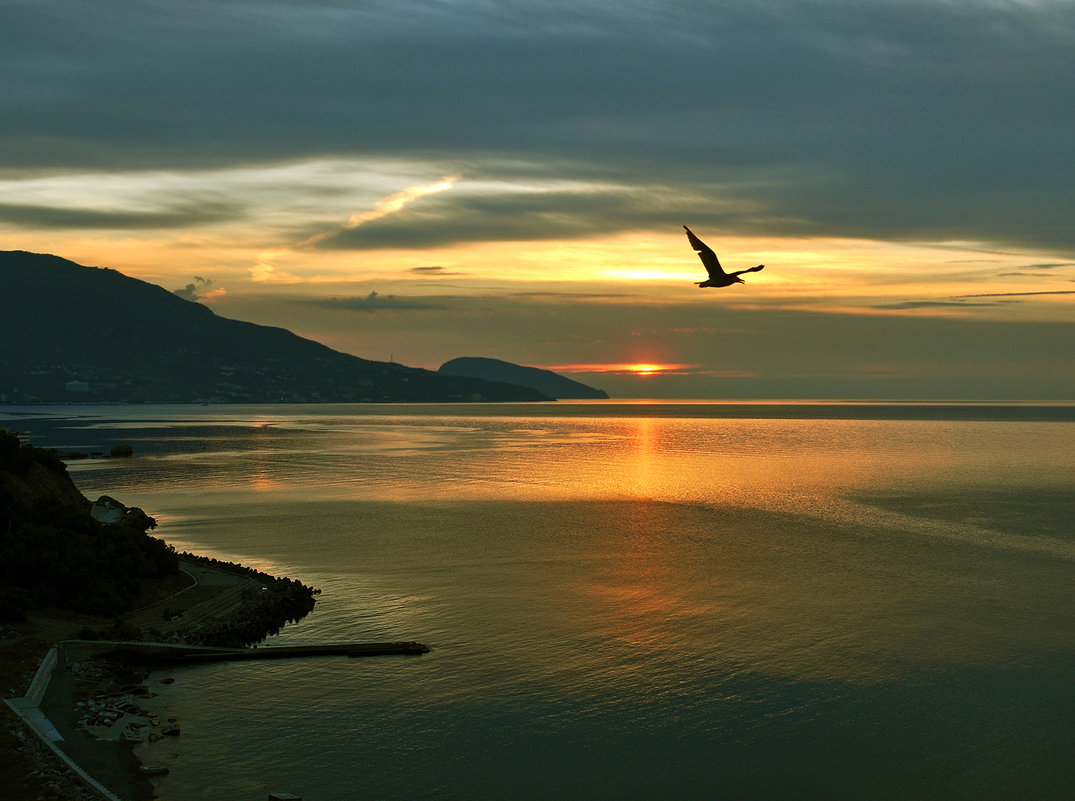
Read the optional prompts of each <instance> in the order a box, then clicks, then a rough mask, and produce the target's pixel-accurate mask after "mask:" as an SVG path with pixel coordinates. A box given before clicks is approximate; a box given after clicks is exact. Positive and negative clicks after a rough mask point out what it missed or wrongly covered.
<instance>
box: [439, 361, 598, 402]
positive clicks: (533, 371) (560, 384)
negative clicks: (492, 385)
mask: <svg viewBox="0 0 1075 801" xmlns="http://www.w3.org/2000/svg"><path fill="white" fill-rule="evenodd" d="M437 372H438V373H439V374H440V375H454V376H470V377H471V378H483V379H485V380H486V381H506V382H508V383H509V384H519V385H521V386H524V387H530V388H531V389H533V390H536V391H537V392H540V393H541V394H542V395H548V396H549V397H550V398H556V399H558V400H559V399H563V400H583V399H585V400H590V399H593V400H605V399H607V398H608V394H607V393H606V392H605V391H604V390H603V389H594V388H593V387H589V386H586V384H581V383H579V382H578V381H573V380H572V379H570V378H565V377H564V376H562V375H560V374H559V373H554V372H552V371H551V370H542V369H541V368H539V367H524V366H522V365H520V364H512V363H511V362H504V361H501V360H500V359H486V358H482V357H478V356H463V357H461V358H459V359H452V360H451V361H448V362H445V363H444V364H442V365H441V366H440V369H438V370H437Z"/></svg>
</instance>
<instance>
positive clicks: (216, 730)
mask: <svg viewBox="0 0 1075 801" xmlns="http://www.w3.org/2000/svg"><path fill="white" fill-rule="evenodd" d="M9 411H10V410H9ZM45 411H51V412H54V411H55V410H45ZM72 411H75V410H64V412H65V414H66V415H67V416H68V417H70V416H71V412H72ZM1072 412H1073V409H1072V408H1071V407H1060V408H1057V407H1053V408H1051V409H1043V408H1041V407H1022V408H1014V409H1013V408H1000V407H951V406H943V407H929V406H922V407H907V406H904V407H891V406H878V407H869V406H824V405H811V406H804V405H785V406H763V405H759V406H750V405H735V406H721V405H705V404H690V405H669V404H662V405H646V404H639V405H616V404H574V405H572V404H556V405H521V406H482V407H478V406H460V407H436V406H428V407H427V406H415V407H406V406H395V407H391V406H390V407H383V406H382V407H378V406H305V407H303V406H297V407H205V408H202V407H193V408H192V407H144V406H142V407H101V408H96V409H94V408H87V409H80V410H77V413H78V414H79V415H80V416H81V417H80V419H77V420H63V419H59V418H39V419H37V420H36V421H32V422H31V423H30V424H28V427H30V428H31V429H32V430H34V431H35V442H37V441H38V436H37V434H36V432H45V435H46V436H47V437H48V438H49V439H50V440H51V441H50V442H49V443H48V444H55V445H60V446H63V447H86V448H87V449H91V448H92V447H94V446H95V445H98V444H100V445H103V446H104V449H105V450H107V447H108V446H109V445H111V444H115V443H117V442H130V443H131V444H132V445H133V446H134V448H135V452H136V456H135V457H134V458H133V459H131V460H93V461H85V462H78V463H74V464H73V465H72V467H71V472H72V475H73V477H74V478H75V480H76V482H77V483H78V484H79V486H80V488H81V489H82V490H83V492H84V493H85V494H86V495H88V496H90V497H96V496H97V495H98V494H105V493H107V494H111V495H115V496H117V497H119V498H120V499H121V500H122V501H124V502H125V503H127V504H128V505H137V506H142V507H143V508H145V509H146V511H147V512H149V513H150V514H152V515H154V516H156V517H157V518H158V520H159V521H160V523H161V526H160V528H159V529H158V530H157V532H156V533H157V534H158V535H159V536H162V537H163V538H165V539H167V540H169V541H170V542H172V543H174V544H175V545H176V547H177V548H179V549H190V550H195V551H199V552H202V553H208V554H212V555H216V556H220V557H223V558H228V559H233V560H237V561H241V562H244V563H247V564H253V565H256V566H258V567H261V568H263V569H267V570H270V571H273V572H279V573H282V574H286V575H289V576H293V577H295V578H298V579H301V580H302V581H304V582H305V583H308V584H313V585H315V586H317V587H320V588H321V589H322V590H323V594H322V595H321V596H320V600H319V602H318V606H317V608H316V609H315V611H314V613H313V614H312V615H311V616H310V617H309V618H307V619H306V620H304V621H302V622H301V623H299V624H298V625H295V626H291V627H289V628H288V629H287V630H285V631H284V632H283V633H282V634H281V635H280V636H279V637H277V638H274V639H275V640H276V641H277V642H280V643H283V642H293V643H297V642H314V641H349V640H367V639H381V638H384V639H417V640H420V641H422V642H425V643H426V644H428V645H430V646H431V648H432V649H433V650H432V653H430V654H428V655H426V656H422V657H409V658H406V657H389V658H378V659H366V660H347V659H341V658H328V659H309V660H295V661H289V662H279V663H250V664H242V663H237V664H222V665H213V666H203V667H198V668H190V669H183V670H179V671H176V672H174V673H171V674H167V675H174V676H175V677H176V682H175V684H172V685H159V686H155V687H154V690H155V691H156V692H158V693H159V695H158V697H157V698H156V699H154V701H153V703H154V704H156V705H157V707H156V711H158V712H159V713H160V714H162V715H177V716H178V717H179V718H180V719H181V720H182V726H183V733H182V736H181V737H180V738H178V739H172V738H168V739H167V740H166V741H161V742H159V743H156V744H152V745H147V746H145V747H143V750H142V756H143V759H144V760H145V761H152V762H163V763H165V764H167V765H168V766H169V767H170V768H171V773H170V775H169V776H167V777H166V778H164V779H163V780H161V782H160V784H159V790H158V792H159V794H160V796H161V798H163V799H166V801H186V800H188V799H220V798H229V799H250V801H255V799H256V800H257V801H261V800H262V799H264V798H265V797H266V794H267V792H268V791H271V790H276V791H289V792H293V793H296V794H298V795H302V796H303V797H304V798H305V799H307V801H320V800H321V799H404V798H406V799H413V798H431V799H456V798H458V799H553V798H555V799H586V800H587V801H601V800H602V799H654V798H676V799H794V798H803V799H821V798H825V799H908V800H910V799H915V800H916V801H917V800H918V799H946V800H947V799H1071V798H1072V797H1075V759H1072V754H1073V753H1075V725H1073V722H1075V689H1073V687H1075V685H1073V682H1072V676H1075V582H1073V579H1075V524H1073V522H1072V521H1073V514H1072V511H1073V508H1075V504H1073V502H1075V489H1073V484H1075V482H1073V478H1075V414H1073V413H1072ZM0 417H2V416H0ZM2 424H5V423H4V421H3V419H0V425H2ZM163 675H165V674H158V675H156V676H155V677H154V680H155V679H159V678H160V677H162V676H163Z"/></svg>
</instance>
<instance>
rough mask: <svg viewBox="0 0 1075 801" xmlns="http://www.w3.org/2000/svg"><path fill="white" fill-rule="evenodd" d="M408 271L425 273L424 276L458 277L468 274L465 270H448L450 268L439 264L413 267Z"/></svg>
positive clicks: (416, 273) (419, 273) (417, 273)
mask: <svg viewBox="0 0 1075 801" xmlns="http://www.w3.org/2000/svg"><path fill="white" fill-rule="evenodd" d="M407 272H409V273H413V274H415V275H424V276H429V277H442V278H458V277H460V276H464V275H466V274H467V273H465V272H457V271H454V270H448V269H446V268H444V267H440V266H437V265H430V266H428V267H411V268H410V269H409V270H407Z"/></svg>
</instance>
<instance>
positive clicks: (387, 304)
mask: <svg viewBox="0 0 1075 801" xmlns="http://www.w3.org/2000/svg"><path fill="white" fill-rule="evenodd" d="M295 302H296V303H301V304H304V305H307V306H318V307H320V308H323V309H342V310H344V311H356V312H376V311H396V310H403V309H407V310H411V309H441V308H444V307H443V306H439V305H436V304H433V303H429V302H426V301H421V300H415V299H413V298H403V297H397V296H396V295H381V294H380V293H378V292H370V293H369V294H368V295H366V296H365V297H350V298H322V299H314V300H299V301H295Z"/></svg>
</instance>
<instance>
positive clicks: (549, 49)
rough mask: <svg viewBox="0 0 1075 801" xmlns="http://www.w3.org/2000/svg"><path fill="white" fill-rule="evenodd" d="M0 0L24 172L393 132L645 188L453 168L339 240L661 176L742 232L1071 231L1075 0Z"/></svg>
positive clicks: (439, 232) (629, 214)
mask: <svg viewBox="0 0 1075 801" xmlns="http://www.w3.org/2000/svg"><path fill="white" fill-rule="evenodd" d="M3 14H4V24H3V25H2V26H0V52H3V58H2V59H0V111H2V117H3V119H4V125H3V126H0V165H2V169H5V170H8V171H19V172H22V173H27V172H30V173H33V172H46V171H55V170H81V169H86V170H89V169H119V168H124V169H129V168H146V169H159V168H165V167H166V168H170V169H181V168H183V167H185V166H191V167H193V166H199V167H212V166H220V165H229V166H234V165H237V164H253V163H270V162H277V161H283V160H292V159H302V158H311V157H320V156H325V155H338V156H347V157H361V158H378V157H385V158H388V157H391V158H414V159H433V160H436V161H437V162H438V163H444V164H449V165H451V166H453V168H454V167H458V169H459V171H460V173H461V174H462V175H464V176H466V177H468V178H470V177H483V178H515V179H517V178H518V177H519V171H520V170H522V171H524V172H529V173H530V174H531V175H543V176H545V177H551V176H554V175H555V176H559V177H562V178H571V179H573V180H577V181H589V180H593V181H598V182H601V183H603V184H604V185H608V186H614V187H629V188H637V189H638V191H639V192H640V193H642V195H643V196H642V197H640V196H638V195H632V194H630V193H629V192H628V193H625V192H624V191H623V190H622V189H616V190H609V191H607V192H597V193H593V194H590V195H586V196H583V197H582V198H578V197H574V196H571V194H570V193H563V194H555V193H554V194H550V195H544V196H538V195H525V196H519V197H499V198H498V197H492V198H488V199H486V200H483V199H481V198H475V197H468V196H464V195H462V194H459V195H458V196H456V197H453V193H449V194H448V195H445V196H443V197H438V198H437V211H436V216H435V218H433V219H417V218H416V219H409V218H410V216H411V215H418V214H419V213H420V212H421V210H422V209H421V207H424V206H425V205H426V204H415V205H414V207H413V208H412V207H409V208H408V209H406V210H405V211H404V212H402V213H401V214H399V215H397V216H395V217H392V218H385V219H384V220H382V221H378V223H377V224H375V225H369V226H360V227H358V228H355V229H353V230H348V231H345V232H342V233H341V234H340V235H339V236H337V237H335V238H333V239H326V240H325V241H324V242H323V243H322V244H323V245H324V246H329V247H335V248H366V247H376V246H380V245H389V244H395V245H401V244H406V245H413V244H415V236H416V234H415V230H414V224H415V223H416V222H418V223H422V227H421V232H420V233H419V234H417V236H419V237H420V238H421V241H426V242H448V241H454V240H456V239H460V238H461V239H464V240H466V239H476V238H479V237H481V238H485V237H491V238H505V239H524V238H525V239H529V238H539V237H541V236H549V235H550V234H549V233H548V232H556V233H555V235H557V236H575V235H578V236H582V235H588V234H590V233H592V232H594V231H595V230H608V229H612V230H616V229H619V230H622V229H627V228H630V227H632V226H637V225H639V224H640V223H646V224H650V225H652V224H653V221H654V220H655V219H656V220H657V221H659V222H679V221H680V220H679V216H681V215H682V210H681V209H679V208H674V207H673V208H668V207H667V206H663V205H662V201H661V200H660V198H659V197H658V198H657V200H656V201H652V202H651V201H647V200H646V199H645V197H644V195H645V194H650V190H651V189H652V188H653V187H664V188H668V191H669V193H670V194H671V195H675V194H677V193H679V194H681V195H682V196H683V197H690V198H691V200H692V207H693V209H694V216H693V218H692V219H694V220H696V221H697V222H698V223H699V224H702V223H706V224H718V223H719V224H722V225H733V226H735V227H737V228H738V229H740V230H744V231H757V232H765V233H770V234H795V235H838V236H866V237H877V238H896V239H919V240H925V239H933V240H949V239H962V240H967V239H977V240H982V241H996V242H1001V243H1007V244H1016V245H1037V246H1045V247H1055V248H1057V249H1068V250H1070V249H1072V248H1073V247H1075V228H1073V227H1072V226H1071V225H1070V220H1071V219H1072V217H1073V211H1075V208H1073V207H1075V200H1073V196H1072V193H1071V191H1070V187H1071V185H1072V183H1073V179H1075V160H1072V159H1071V158H1070V136H1071V131H1072V130H1075V104H1073V103H1071V102H1070V99H1071V97H1072V96H1075V4H1072V3H1068V2H1051V3H1050V2H1042V3H1016V2H1010V3H1009V2H991V1H988V0H968V1H967V2H936V1H935V0H930V1H929V2H926V0H909V1H907V0H899V2H885V1H883V0H873V1H872V2H871V1H866V2H860V1H859V0H856V1H855V2H851V1H850V0H847V1H846V2H820V1H817V2H808V1H806V0H781V1H778V0H773V1H770V2H758V3H750V4H742V3H733V2H723V3H721V2H718V3H711V2H693V1H688V2H676V3H655V2H654V3H647V2H630V1H629V0H625V2H617V3H608V4H603V3H593V2H590V3H583V4H581V5H580V4H566V3H558V2H551V3H548V4H527V5H526V6H524V7H518V6H511V5H508V4H504V3H499V2H486V3H477V2H455V3H453V2H439V3H432V2H397V1H396V0H393V2H391V3H389V2H380V3H379V2H365V3H361V4H357V5H354V6H351V5H347V4H339V3H332V2H327V1H326V2H303V3H298V2H282V1H279V0H278V1H276V2H273V1H272V0H266V1H265V2H247V1H245V0H244V1H234V2H182V3H180V2H167V0H163V1H162V2H155V3H144V2H133V0H131V1H130V2H108V1H107V0H106V1H105V2H99V3H93V4H88V5H87V4H73V3H71V2H67V1H66V0H32V1H31V0H22V1H20V0H15V1H14V2H8V3H6V4H5V5H4V12H3ZM511 165H525V166H524V167H518V166H511ZM658 195H659V193H658ZM652 197H653V196H652V194H651V198H652ZM730 201H731V202H734V203H735V204H736V206H733V207H729V205H728V204H729V202H730ZM505 202H506V205H505ZM673 206H674V204H673ZM730 208H732V209H734V208H739V209H741V211H734V210H730ZM8 214H9V219H10V218H11V216H10V215H14V216H15V217H17V216H18V215H20V214H21V215H23V217H26V218H29V217H30V216H34V215H36V218H37V219H40V220H44V221H45V222H44V223H43V224H48V219H49V215H48V214H47V213H45V211H44V210H41V209H38V210H36V211H35V210H34V209H32V208H25V207H23V208H21V210H20V207H12V208H9V210H8ZM673 216H675V217H676V220H672V219H671V218H672V217H673ZM53 219H54V220H58V218H53ZM408 221H409V223H410V224H409V225H408V224H406V223H408ZM101 222H102V221H101V220H96V221H95V220H94V219H93V218H92V217H88V218H87V219H86V220H85V222H84V224H87V225H94V224H99V223H101ZM135 222H136V223H137V220H136V221H135ZM56 224H62V223H60V222H58V221H57V222H56ZM421 241H420V242H419V243H421Z"/></svg>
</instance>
